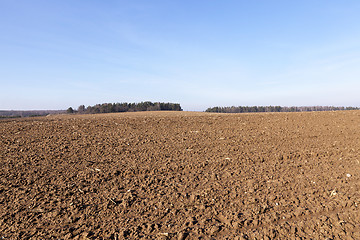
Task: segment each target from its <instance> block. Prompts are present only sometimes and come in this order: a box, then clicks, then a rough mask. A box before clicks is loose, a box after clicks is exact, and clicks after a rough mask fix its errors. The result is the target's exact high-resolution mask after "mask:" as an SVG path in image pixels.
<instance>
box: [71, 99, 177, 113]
mask: <svg viewBox="0 0 360 240" xmlns="http://www.w3.org/2000/svg"><path fill="white" fill-rule="evenodd" d="M140 111H182V108H181V106H180V104H179V103H163V102H154V103H153V102H149V101H147V102H140V103H126V102H124V103H103V104H96V105H94V106H88V107H85V106H84V105H80V106H79V107H78V109H77V110H74V109H73V108H72V107H69V108H68V110H67V113H80V114H86V113H114V112H140Z"/></svg>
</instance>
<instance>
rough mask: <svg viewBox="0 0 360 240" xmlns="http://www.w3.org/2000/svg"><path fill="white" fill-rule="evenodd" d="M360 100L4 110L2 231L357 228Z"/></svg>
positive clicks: (202, 234)
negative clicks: (322, 105)
mask: <svg viewBox="0 0 360 240" xmlns="http://www.w3.org/2000/svg"><path fill="white" fill-rule="evenodd" d="M359 144H360V111H346V112H312V113H264V114H263V113H259V114H210V113H189V112H145V113H122V114H106V115H78V116H77V115H74V116H69V115H65V116H51V117H40V118H29V119H17V120H1V121H0V164H1V168H0V238H2V239H29V238H31V239H49V238H53V239H99V238H100V239H101V238H105V239H125V238H126V239H139V238H145V239H199V238H200V239H201V238H203V239H211V238H213V239H360V227H359V225H360V211H359V206H360V192H359V190H360V185H359V184H360V181H359V180H360V162H359V161H360V145H359Z"/></svg>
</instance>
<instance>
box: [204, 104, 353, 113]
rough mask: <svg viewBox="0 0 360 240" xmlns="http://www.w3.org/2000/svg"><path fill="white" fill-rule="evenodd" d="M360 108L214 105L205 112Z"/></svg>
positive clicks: (306, 110)
mask: <svg viewBox="0 0 360 240" xmlns="http://www.w3.org/2000/svg"><path fill="white" fill-rule="evenodd" d="M340 110H359V108H358V107H333V106H310V107H281V106H251V107H249V106H239V107H234V106H233V107H212V108H208V109H206V111H205V112H217V113H253V112H310V111H340Z"/></svg>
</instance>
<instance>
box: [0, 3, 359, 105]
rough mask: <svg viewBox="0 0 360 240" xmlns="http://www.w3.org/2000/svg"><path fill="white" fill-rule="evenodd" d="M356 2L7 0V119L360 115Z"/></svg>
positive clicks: (3, 7) (1, 49)
mask: <svg viewBox="0 0 360 240" xmlns="http://www.w3.org/2000/svg"><path fill="white" fill-rule="evenodd" d="M359 13H360V1H358V0H344V1H339V0H301V1H300V0H299V1H289V0H272V1H268V0H253V1H247V0H242V1H241V0H224V1H212V0H196V1H193V0H192V1H190V0H171V1H170V0H151V1H149V0H131V1H130V0H129V1H121V0H119V1H115V0H112V1H110V0H109V1H100V0H97V1H95V0H86V1H85V0H76V1H73V0H54V1H49V0H43V1H40V0H31V1H28V0H26V1H25V0H16V1H14V0H0V87H1V88H0V89H1V92H0V109H24V110H26V109H66V108H68V107H69V106H72V107H74V108H77V107H78V106H79V105H81V104H84V105H86V106H87V105H94V104H96V103H105V102H140V101H146V100H149V101H161V102H178V103H181V105H182V107H183V108H184V110H205V109H206V108H207V107H211V106H231V105H235V106H239V105H281V106H308V105H334V106H360V93H359V91H360V27H359V26H360V14H359Z"/></svg>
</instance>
